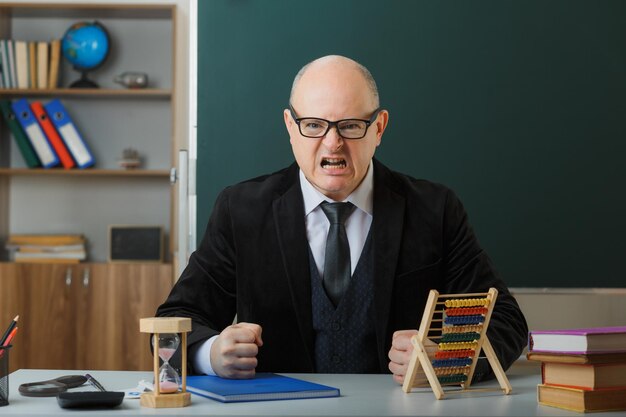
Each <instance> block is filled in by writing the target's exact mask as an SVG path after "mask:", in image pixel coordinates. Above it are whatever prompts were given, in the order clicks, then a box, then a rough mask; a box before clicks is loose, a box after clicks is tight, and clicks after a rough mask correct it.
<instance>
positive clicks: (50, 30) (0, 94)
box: [0, 1, 185, 369]
mask: <svg viewBox="0 0 626 417" xmlns="http://www.w3.org/2000/svg"><path fill="white" fill-rule="evenodd" d="M179 3H181V2H178V1H173V2H154V3H148V2H141V3H133V2H128V1H119V2H112V1H111V2H107V1H100V2H89V3H87V2H85V3H80V2H65V3H63V2H58V3H57V2H55V3H49V2H27V1H20V2H3V3H0V39H19V40H26V41H38V40H41V41H48V42H49V41H51V40H52V39H58V38H61V37H62V36H63V34H64V33H65V31H66V30H67V28H69V27H70V26H71V25H72V24H74V23H76V22H80V21H94V20H97V21H98V22H99V23H101V24H102V25H103V26H104V27H105V28H106V29H107V31H108V33H109V36H110V39H111V50H110V53H109V56H108V58H107V60H106V61H105V63H104V64H103V65H102V66H101V67H100V68H98V69H96V70H94V71H92V72H90V73H89V78H90V79H92V80H93V81H95V82H97V83H98V84H99V86H100V88H97V89H93V88H89V89H72V88H68V86H69V84H71V82H73V81H74V80H76V79H78V78H79V77H80V74H79V73H78V72H76V71H74V70H73V68H71V65H70V64H69V63H68V62H67V61H66V60H65V59H64V58H61V65H60V68H59V88H55V89H33V88H28V89H16V88H10V89H6V88H5V89H0V99H3V100H7V99H8V100H16V99H20V98H26V99H27V100H28V101H29V102H33V101H42V102H43V103H46V102H48V101H49V100H52V99H54V98H58V99H60V100H61V102H62V103H63V104H64V106H65V107H66V109H67V111H68V113H69V114H70V116H71V118H72V119H73V121H74V123H75V124H76V127H77V129H78V130H79V131H80V133H81V134H82V136H83V138H84V139H85V142H86V143H87V145H88V146H89V147H90V149H91V151H92V153H93V154H94V157H95V159H96V164H95V166H94V167H91V168H87V169H70V170H66V169H63V168H51V169H43V168H28V167H27V166H26V164H25V163H24V160H23V158H22V155H21V154H20V152H19V149H18V148H17V145H16V143H15V140H14V138H13V137H12V135H11V134H10V131H9V129H8V127H7V126H6V123H5V122H4V119H2V118H0V245H1V247H0V285H2V288H5V289H6V288H9V289H10V290H9V291H4V294H2V297H0V304H2V306H0V313H1V314H2V316H4V315H5V314H11V311H20V312H21V319H23V320H24V321H23V325H24V326H28V328H30V329H31V330H32V331H31V332H29V334H31V335H37V336H32V337H35V338H43V339H42V340H41V341H42V342H43V340H44V339H45V338H46V337H48V336H50V337H54V335H52V334H49V333H50V331H52V329H56V330H55V331H58V330H59V329H61V328H66V329H65V330H64V332H65V333H67V338H66V340H74V339H76V344H75V345H72V346H69V347H68V346H65V347H64V349H63V351H62V352H61V350H59V351H58V352H56V351H54V349H53V350H52V351H51V354H50V355H45V356H42V355H41V354H40V353H41V352H40V351H37V349H38V348H37V347H36V346H37V345H39V346H41V344H40V343H39V339H37V340H35V339H33V340H23V343H22V344H21V345H20V346H17V345H16V346H15V348H14V349H13V352H12V353H13V354H14V355H12V360H11V362H12V363H11V369H18V368H20V367H41V368H46V367H51V368H58V367H59V364H63V366H62V367H64V368H67V369H149V368H150V356H149V351H148V350H147V346H148V345H147V341H146V343H143V342H144V340H143V339H141V341H140V342H139V341H137V343H135V339H134V338H135V337H137V338H139V337H140V334H139V332H138V323H139V318H140V317H148V316H152V315H153V314H154V311H155V309H156V306H157V305H158V304H159V303H160V302H162V300H163V299H164V298H165V296H166V295H167V293H168V292H169V288H170V287H171V285H172V283H173V282H174V280H175V278H176V277H175V276H174V271H175V270H176V269H175V268H174V267H173V264H172V263H173V262H174V260H175V256H174V253H175V249H176V248H175V240H176V239H173V238H172V236H175V235H176V229H177V225H176V222H175V219H176V210H177V207H176V199H175V195H176V187H177V184H172V183H171V176H172V169H173V168H175V167H176V165H177V155H176V152H177V150H178V149H179V148H185V146H184V145H183V142H182V138H183V137H184V129H182V128H181V125H182V124H183V123H182V121H183V120H184V110H181V108H180V107H177V106H176V103H177V102H182V101H183V100H182V99H184V96H181V94H182V92H181V91H180V90H182V89H181V86H182V85H183V84H184V83H182V82H181V81H180V77H179V79H177V78H176V73H177V71H178V73H179V74H184V71H181V68H184V66H183V64H182V63H181V61H180V57H181V52H180V51H177V36H176V35H177V30H178V31H179V30H180V29H177V26H178V25H177V20H178V19H179V17H178V16H177V8H178V4H179ZM178 45H180V42H179V43H178ZM126 71H137V72H145V73H147V74H148V78H149V85H148V87H147V88H145V89H126V88H125V87H123V86H121V85H119V84H116V83H115V82H114V81H113V79H114V77H115V75H118V74H121V73H123V72H126ZM177 86H178V88H177ZM125 148H134V149H137V150H138V151H139V154H140V157H141V158H142V161H143V164H142V166H141V167H140V168H136V169H129V170H127V169H123V168H120V167H119V165H118V160H119V159H120V158H121V154H122V151H123V150H124V149H125ZM112 224H118V225H119V224H125V225H158V226H161V227H162V228H163V230H164V232H165V237H166V239H165V261H164V262H163V263H157V264H154V263H145V264H144V263H141V262H139V263H133V264H109V263H107V259H108V250H109V249H108V248H109V242H108V231H109V226H110V225H112ZM17 233H21V234H24V233H33V234H37V233H46V234H68V233H72V234H75V233H80V234H83V235H85V237H86V239H87V253H88V259H87V262H85V263H80V264H58V263H50V264H21V263H19V264H16V263H13V262H9V259H8V252H7V251H6V250H4V243H5V242H6V239H7V237H8V236H9V235H10V234H17ZM155 289H156V290H155ZM55 294H57V295H58V297H56V301H54V300H53V301H52V302H47V301H45V300H46V299H48V298H51V297H55ZM3 299H4V301H6V302H1V301H2V300H3ZM102 309H104V310H102ZM5 310H6V311H5ZM83 315H84V317H83ZM77 316H81V317H82V318H80V319H76V318H75V317H77ZM118 319H120V320H123V321H124V322H125V325H124V326H119V325H112V323H111V321H117V320H118ZM135 321H136V323H135ZM67 323H74V324H75V326H69V328H67V327H68V326H67ZM118 324H119V323H118ZM126 326H128V327H126ZM124 327H126V328H124ZM46 335H48V336H46ZM77 335H82V336H81V337H78V338H77V337H76V336H77ZM103 344H104V346H106V349H104V350H105V352H100V353H98V354H95V353H94V349H93V346H96V345H97V346H103ZM129 345H132V346H129ZM55 352H56V353H55ZM68 352H70V353H69V354H68ZM90 352H91V353H90ZM57 353H58V354H57ZM98 355H100V356H98ZM102 355H106V357H104V356H102Z"/></svg>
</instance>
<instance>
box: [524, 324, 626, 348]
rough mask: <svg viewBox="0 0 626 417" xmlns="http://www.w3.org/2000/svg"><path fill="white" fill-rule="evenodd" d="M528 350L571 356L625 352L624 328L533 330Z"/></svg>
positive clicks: (625, 329)
mask: <svg viewBox="0 0 626 417" xmlns="http://www.w3.org/2000/svg"><path fill="white" fill-rule="evenodd" d="M528 350H529V351H533V352H562V353H571V354H584V353H603V352H604V353H609V352H626V326H615V327H593V328H583V329H565V330H535V331H531V332H529V334H528Z"/></svg>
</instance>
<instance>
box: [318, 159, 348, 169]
mask: <svg viewBox="0 0 626 417" xmlns="http://www.w3.org/2000/svg"><path fill="white" fill-rule="evenodd" d="M321 165H322V168H325V169H340V168H345V167H346V165H347V164H346V160H345V159H343V158H323V159H322V163H321Z"/></svg>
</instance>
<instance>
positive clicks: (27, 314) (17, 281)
mask: <svg viewBox="0 0 626 417" xmlns="http://www.w3.org/2000/svg"><path fill="white" fill-rule="evenodd" d="M7 267H8V268H10V269H12V274H14V275H13V278H12V281H13V284H14V285H15V287H14V290H13V291H12V293H13V296H14V297H15V299H14V300H12V301H11V302H12V303H15V304H14V305H15V306H16V311H17V312H18V314H19V315H20V320H19V324H18V325H19V329H20V330H19V333H18V336H17V338H16V340H15V343H14V347H15V348H14V349H13V350H14V352H11V354H12V355H11V363H12V366H13V365H18V366H19V368H39V369H74V368H75V362H76V361H75V357H76V330H75V329H76V326H75V324H74V323H75V320H76V310H75V305H74V297H73V288H72V287H73V280H74V278H75V271H74V268H75V266H74V265H71V264H13V265H8V264H7ZM13 353H15V355H13ZM14 359H16V361H14Z"/></svg>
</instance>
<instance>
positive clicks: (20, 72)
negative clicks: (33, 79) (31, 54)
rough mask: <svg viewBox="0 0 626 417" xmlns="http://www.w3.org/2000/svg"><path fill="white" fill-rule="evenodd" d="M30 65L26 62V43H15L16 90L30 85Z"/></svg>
mask: <svg viewBox="0 0 626 417" xmlns="http://www.w3.org/2000/svg"><path fill="white" fill-rule="evenodd" d="M29 67H30V64H29V62H28V43H27V42H26V41H15V70H16V74H17V88H28V85H29V84H30V80H29V79H30V74H29V70H30V68H29Z"/></svg>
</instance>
